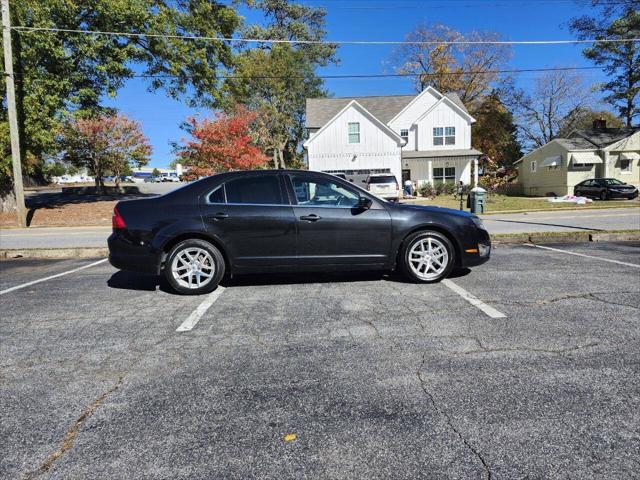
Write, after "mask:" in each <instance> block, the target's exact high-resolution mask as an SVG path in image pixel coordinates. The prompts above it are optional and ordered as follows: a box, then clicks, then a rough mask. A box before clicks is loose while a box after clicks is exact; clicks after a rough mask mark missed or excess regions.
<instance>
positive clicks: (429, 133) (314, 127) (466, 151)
mask: <svg viewBox="0 0 640 480" xmlns="http://www.w3.org/2000/svg"><path fill="white" fill-rule="evenodd" d="M474 122H475V119H474V118H473V117H472V116H471V115H469V112H468V111H467V109H466V108H465V106H464V105H463V104H462V102H461V101H460V98H459V97H458V96H457V95H456V94H455V93H449V94H446V95H444V94H441V93H440V92H438V91H437V90H435V89H434V88H432V87H427V88H426V89H425V90H423V91H422V92H421V93H420V94H418V95H401V96H379V97H352V98H310V99H307V117H306V126H307V129H308V131H309V139H308V140H307V141H306V142H305V144H304V147H305V149H306V150H307V159H308V164H309V170H316V171H322V172H329V173H339V172H340V173H345V174H346V175H347V177H348V178H351V179H354V177H355V178H356V179H361V178H362V177H364V176H366V175H368V174H371V173H393V174H394V175H395V176H396V178H397V180H398V182H400V181H402V182H404V181H405V180H406V179H410V180H412V181H416V182H417V183H418V185H422V184H424V183H430V184H434V183H436V182H444V181H447V182H458V181H460V180H462V181H463V182H464V183H465V184H474V185H475V184H477V181H478V164H477V162H478V157H479V156H480V155H482V153H481V152H479V151H478V150H474V149H473V148H471V125H472V124H473V123H474ZM472 180H473V181H472Z"/></svg>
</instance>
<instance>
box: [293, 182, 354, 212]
mask: <svg viewBox="0 0 640 480" xmlns="http://www.w3.org/2000/svg"><path fill="white" fill-rule="evenodd" d="M291 181H292V182H293V190H294V191H295V194H296V200H297V202H298V205H308V206H320V207H348V208H351V207H354V206H356V205H357V204H358V200H359V198H360V195H359V194H358V192H357V191H355V190H352V189H350V188H348V187H345V186H343V185H341V184H339V183H337V182H332V181H331V180H325V179H308V178H305V177H302V176H297V175H292V176H291Z"/></svg>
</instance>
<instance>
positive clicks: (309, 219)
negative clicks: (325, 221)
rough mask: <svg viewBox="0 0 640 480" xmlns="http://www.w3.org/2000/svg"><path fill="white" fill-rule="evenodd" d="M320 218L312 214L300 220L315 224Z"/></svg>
mask: <svg viewBox="0 0 640 480" xmlns="http://www.w3.org/2000/svg"><path fill="white" fill-rule="evenodd" d="M321 218H322V217H321V216H320V215H316V214H315V213H312V214H311V215H303V216H301V217H300V220H306V221H307V222H317V221H318V220H320V219H321Z"/></svg>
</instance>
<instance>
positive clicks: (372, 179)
mask: <svg viewBox="0 0 640 480" xmlns="http://www.w3.org/2000/svg"><path fill="white" fill-rule="evenodd" d="M369 183H398V182H396V177H394V176H393V175H384V176H381V177H369Z"/></svg>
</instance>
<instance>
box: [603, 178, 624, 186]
mask: <svg viewBox="0 0 640 480" xmlns="http://www.w3.org/2000/svg"><path fill="white" fill-rule="evenodd" d="M605 182H606V184H607V185H624V182H621V181H620V180H618V179H617V178H607V179H606V180H605Z"/></svg>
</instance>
